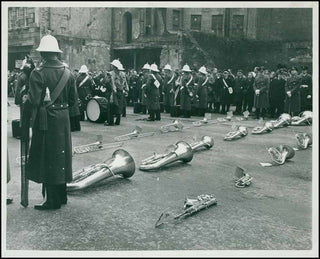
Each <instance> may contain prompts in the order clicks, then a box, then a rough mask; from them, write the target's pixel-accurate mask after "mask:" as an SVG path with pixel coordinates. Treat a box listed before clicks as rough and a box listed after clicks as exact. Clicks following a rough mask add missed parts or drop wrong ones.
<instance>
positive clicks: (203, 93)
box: [197, 66, 209, 117]
mask: <svg viewBox="0 0 320 259" xmlns="http://www.w3.org/2000/svg"><path fill="white" fill-rule="evenodd" d="M199 72H200V74H199V81H198V90H197V97H198V100H199V107H198V109H199V116H202V117H204V115H205V113H206V109H207V107H208V85H209V77H208V72H207V70H206V68H205V66H202V67H200V69H199Z"/></svg>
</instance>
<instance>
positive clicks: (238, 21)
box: [232, 15, 244, 37]
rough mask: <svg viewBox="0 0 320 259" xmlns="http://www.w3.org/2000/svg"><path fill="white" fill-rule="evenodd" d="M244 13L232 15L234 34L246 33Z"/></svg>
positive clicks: (238, 35) (240, 35) (241, 34)
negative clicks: (244, 29)
mask: <svg viewBox="0 0 320 259" xmlns="http://www.w3.org/2000/svg"><path fill="white" fill-rule="evenodd" d="M243 27H244V15H233V17H232V35H233V36H236V37H242V36H243V34H244V31H243Z"/></svg>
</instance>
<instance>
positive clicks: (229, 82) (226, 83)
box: [219, 70, 234, 114]
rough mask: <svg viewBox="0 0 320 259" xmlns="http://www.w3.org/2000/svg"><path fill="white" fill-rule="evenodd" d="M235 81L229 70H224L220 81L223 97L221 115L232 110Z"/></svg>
mask: <svg viewBox="0 0 320 259" xmlns="http://www.w3.org/2000/svg"><path fill="white" fill-rule="evenodd" d="M233 86H234V79H233V77H232V76H231V75H230V72H229V71H228V70H224V71H223V74H222V77H221V78H220V79H219V89H220V91H221V92H220V96H221V106H222V108H221V114H226V113H227V112H228V111H229V110H230V105H231V103H232V98H233Z"/></svg>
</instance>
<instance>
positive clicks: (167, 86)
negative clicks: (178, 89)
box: [163, 64, 177, 113]
mask: <svg viewBox="0 0 320 259" xmlns="http://www.w3.org/2000/svg"><path fill="white" fill-rule="evenodd" d="M163 70H164V72H165V76H164V80H163V92H164V110H165V112H167V113H171V107H172V106H173V105H174V90H175V80H176V79H177V78H176V76H175V73H174V72H173V71H172V68H171V66H170V65H169V64H167V65H165V67H164V69H163Z"/></svg>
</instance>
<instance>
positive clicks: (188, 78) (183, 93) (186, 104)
mask: <svg viewBox="0 0 320 259" xmlns="http://www.w3.org/2000/svg"><path fill="white" fill-rule="evenodd" d="M182 72H183V75H182V77H181V87H180V109H181V111H182V116H183V117H184V118H190V116H191V98H192V97H193V93H192V90H193V85H194V78H193V76H192V74H191V72H192V71H191V69H190V67H189V66H188V65H184V66H183V68H182Z"/></svg>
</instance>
